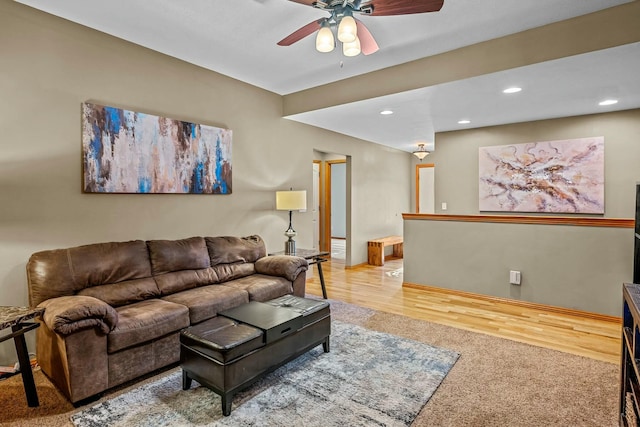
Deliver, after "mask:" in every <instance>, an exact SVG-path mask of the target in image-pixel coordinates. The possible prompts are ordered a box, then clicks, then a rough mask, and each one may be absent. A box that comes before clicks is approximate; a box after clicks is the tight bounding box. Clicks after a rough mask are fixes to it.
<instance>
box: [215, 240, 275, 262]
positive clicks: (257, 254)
mask: <svg viewBox="0 0 640 427" xmlns="http://www.w3.org/2000/svg"><path fill="white" fill-rule="evenodd" d="M205 240H206V242H207V249H208V251H209V258H210V259H211V266H212V267H215V266H216V265H219V264H235V263H254V262H256V261H257V260H259V259H260V258H262V257H265V256H267V248H266V247H265V244H264V241H263V240H262V238H261V237H260V236H257V235H254V236H248V237H233V236H221V237H206V238H205Z"/></svg>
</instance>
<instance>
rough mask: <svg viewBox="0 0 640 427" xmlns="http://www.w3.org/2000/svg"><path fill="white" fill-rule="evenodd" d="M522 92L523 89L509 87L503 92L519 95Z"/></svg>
mask: <svg viewBox="0 0 640 427" xmlns="http://www.w3.org/2000/svg"><path fill="white" fill-rule="evenodd" d="M521 90H522V88H521V87H515V86H514V87H509V88H506V89H505V90H503V91H502V93H518V92H520V91H521Z"/></svg>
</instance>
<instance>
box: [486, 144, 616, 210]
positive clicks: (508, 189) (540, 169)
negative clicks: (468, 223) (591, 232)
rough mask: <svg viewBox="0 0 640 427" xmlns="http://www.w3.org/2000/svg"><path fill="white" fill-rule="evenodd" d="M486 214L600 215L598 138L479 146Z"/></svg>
mask: <svg viewBox="0 0 640 427" xmlns="http://www.w3.org/2000/svg"><path fill="white" fill-rule="evenodd" d="M478 163H479V171H480V188H479V190H480V191H479V201H480V203H479V205H480V210H481V211H490V212H553V213H590V214H603V213H604V137H591V138H578V139H566V140H560V141H544V142H531V143H526V144H513V145H501V146H491V147H480V150H479V162H478Z"/></svg>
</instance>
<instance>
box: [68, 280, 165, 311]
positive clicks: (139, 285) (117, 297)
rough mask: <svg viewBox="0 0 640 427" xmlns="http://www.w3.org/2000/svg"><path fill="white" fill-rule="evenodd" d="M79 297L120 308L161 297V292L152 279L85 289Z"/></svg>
mask: <svg viewBox="0 0 640 427" xmlns="http://www.w3.org/2000/svg"><path fill="white" fill-rule="evenodd" d="M78 295H86V296H90V297H94V298H98V299H99V300H102V301H104V302H106V303H107V304H109V305H111V306H114V307H119V306H121V305H127V304H133V303H134V302H138V301H144V300H146V299H149V298H155V297H159V296H160V290H159V289H158V286H157V285H156V282H155V280H153V278H152V277H147V278H144V279H135V280H125V281H124V282H120V283H110V284H108V285H100V286H92V287H90V288H84V289H82V290H81V291H79V292H78Z"/></svg>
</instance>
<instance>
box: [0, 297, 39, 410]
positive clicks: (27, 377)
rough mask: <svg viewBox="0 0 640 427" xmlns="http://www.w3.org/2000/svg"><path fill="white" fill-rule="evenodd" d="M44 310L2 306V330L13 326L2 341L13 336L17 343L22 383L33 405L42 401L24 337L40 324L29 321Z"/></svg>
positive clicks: (30, 403) (30, 404)
mask: <svg viewBox="0 0 640 427" xmlns="http://www.w3.org/2000/svg"><path fill="white" fill-rule="evenodd" d="M43 312H44V308H29V307H7V306H0V330H2V329H6V328H11V333H10V334H7V335H4V336H2V337H0V342H3V341H6V340H8V339H10V338H13V341H14V343H15V345H16V353H18V362H19V363H20V373H21V374H22V383H23V384H24V391H25V394H26V395H27V404H28V405H29V406H31V407H36V406H39V405H40V402H39V401H38V392H37V390H36V384H35V382H34V381H33V372H32V371H31V361H30V360H29V352H28V351H27V342H26V341H25V339H24V334H25V333H26V332H29V331H30V330H32V329H35V328H37V327H38V326H40V324H39V323H34V322H27V321H28V320H32V319H34V318H35V317H37V316H41V315H42V313H43Z"/></svg>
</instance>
